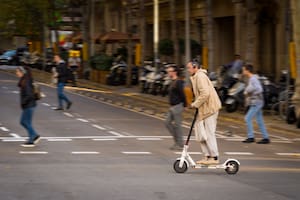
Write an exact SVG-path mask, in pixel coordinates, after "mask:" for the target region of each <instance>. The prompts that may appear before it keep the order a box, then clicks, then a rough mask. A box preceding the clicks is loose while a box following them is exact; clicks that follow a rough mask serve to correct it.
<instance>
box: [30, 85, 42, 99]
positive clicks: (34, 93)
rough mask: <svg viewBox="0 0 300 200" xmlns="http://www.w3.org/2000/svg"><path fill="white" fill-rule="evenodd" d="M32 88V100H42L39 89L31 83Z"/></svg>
mask: <svg viewBox="0 0 300 200" xmlns="http://www.w3.org/2000/svg"><path fill="white" fill-rule="evenodd" d="M32 86H33V95H34V100H40V99H41V98H42V92H41V88H40V86H39V85H38V84H37V83H35V82H34V83H32Z"/></svg>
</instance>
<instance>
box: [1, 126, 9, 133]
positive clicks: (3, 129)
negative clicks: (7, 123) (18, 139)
mask: <svg viewBox="0 0 300 200" xmlns="http://www.w3.org/2000/svg"><path fill="white" fill-rule="evenodd" d="M0 129H1V130H2V131H5V132H8V131H9V129H7V128H5V127H4V126H2V127H0Z"/></svg>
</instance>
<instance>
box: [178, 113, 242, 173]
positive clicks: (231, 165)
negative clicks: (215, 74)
mask: <svg viewBox="0 0 300 200" xmlns="http://www.w3.org/2000/svg"><path fill="white" fill-rule="evenodd" d="M197 115H198V109H197V110H196V112H195V115H194V119H193V122H192V125H191V128H190V132H189V135H188V137H187V140H186V143H185V145H184V147H183V150H182V153H181V157H180V158H177V159H176V161H175V162H174V164H173V168H174V170H175V172H177V173H185V172H186V171H187V170H188V168H189V167H192V168H194V169H201V168H207V169H224V170H225V171H226V172H227V174H236V173H237V172H238V171H239V167H240V162H239V161H238V160H236V159H227V160H226V161H225V162H224V163H223V164H218V165H202V164H197V163H195V161H194V160H193V159H192V157H191V156H190V155H189V153H188V148H189V141H190V138H191V135H192V131H193V128H194V124H195V122H196V119H197Z"/></svg>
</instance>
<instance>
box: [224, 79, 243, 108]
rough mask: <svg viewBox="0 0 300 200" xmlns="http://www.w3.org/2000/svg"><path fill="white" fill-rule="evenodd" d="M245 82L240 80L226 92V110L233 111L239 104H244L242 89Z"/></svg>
mask: <svg viewBox="0 0 300 200" xmlns="http://www.w3.org/2000/svg"><path fill="white" fill-rule="evenodd" d="M245 88H246V84H245V83H244V82H242V81H238V82H237V83H235V84H234V85H233V86H232V87H231V88H230V89H229V90H228V93H227V98H226V101H225V109H226V111H227V112H235V111H236V110H237V109H238V107H239V106H244V101H245V97H244V90H245Z"/></svg>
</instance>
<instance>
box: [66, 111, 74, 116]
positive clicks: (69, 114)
mask: <svg viewBox="0 0 300 200" xmlns="http://www.w3.org/2000/svg"><path fill="white" fill-rule="evenodd" d="M64 115H66V116H68V117H74V116H73V115H72V114H71V113H67V112H64Z"/></svg>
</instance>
